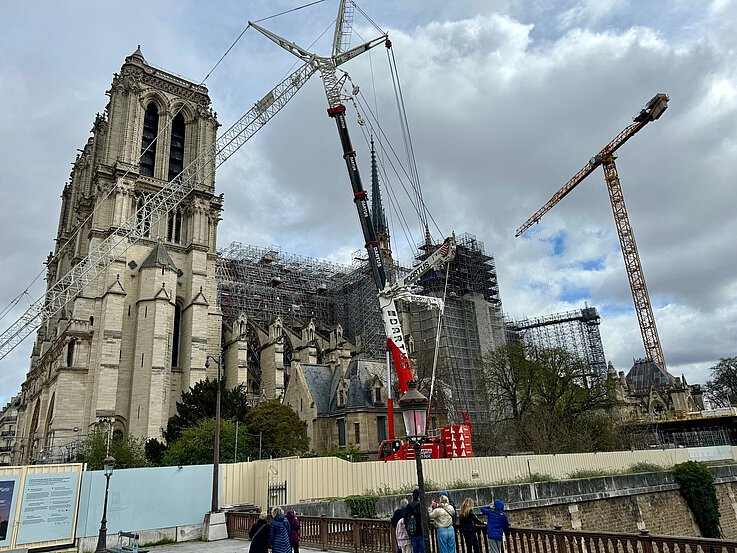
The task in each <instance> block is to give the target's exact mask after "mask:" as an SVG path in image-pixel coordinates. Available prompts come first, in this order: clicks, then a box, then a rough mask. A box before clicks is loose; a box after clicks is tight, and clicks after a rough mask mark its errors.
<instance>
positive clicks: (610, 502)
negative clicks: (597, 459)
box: [289, 465, 737, 539]
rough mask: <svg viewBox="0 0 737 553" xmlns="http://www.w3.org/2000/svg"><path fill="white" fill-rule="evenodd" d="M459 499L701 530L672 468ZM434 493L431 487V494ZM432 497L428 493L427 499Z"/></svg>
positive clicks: (638, 525) (517, 522)
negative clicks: (496, 501) (496, 500)
mask: <svg viewBox="0 0 737 553" xmlns="http://www.w3.org/2000/svg"><path fill="white" fill-rule="evenodd" d="M711 471H712V474H713V475H714V479H715V483H716V488H717V497H718V499H719V511H720V513H721V524H722V531H723V533H724V537H725V538H727V539H737V465H727V466H722V467H714V468H712V469H711ZM448 492H449V495H450V498H451V500H452V501H453V502H454V503H455V504H456V505H460V504H461V502H462V501H463V499H464V498H465V497H471V498H472V499H473V500H474V501H475V503H476V504H477V505H488V504H490V503H493V501H494V499H497V498H498V499H502V500H503V501H504V502H505V504H506V506H507V511H508V512H509V521H510V523H511V524H512V526H517V527H524V528H553V527H555V526H556V525H561V526H562V527H563V528H564V529H569V530H589V531H599V532H623V533H632V534H636V533H638V532H639V531H640V530H648V531H650V533H651V534H656V535H672V536H700V532H699V529H698V526H697V524H696V522H695V521H694V518H693V514H692V512H691V510H690V509H689V507H688V505H686V502H685V500H684V499H683V496H681V493H680V491H679V489H678V484H676V482H675V480H674V478H673V473H671V472H654V473H642V474H629V475H618V476H607V477H597V478H583V479H577V480H560V481H556V482H536V483H531V484H515V485H508V486H493V487H486V488H469V489H460V490H448ZM432 497H434V493H432V492H430V493H428V498H432ZM400 499H401V497H400V496H389V497H380V498H379V499H378V500H377V512H378V515H379V517H381V518H389V517H390V516H391V515H392V513H393V512H394V509H396V508H397V507H398V506H399V501H400ZM428 500H429V499H428ZM289 508H294V509H295V510H296V511H297V512H298V513H300V514H304V515H308V516H309V515H315V516H317V515H326V516H330V517H349V516H350V512H349V510H348V507H347V506H346V504H345V503H344V502H343V501H333V502H314V503H300V504H298V505H291V506H289Z"/></svg>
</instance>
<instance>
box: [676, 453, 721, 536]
mask: <svg viewBox="0 0 737 553" xmlns="http://www.w3.org/2000/svg"><path fill="white" fill-rule="evenodd" d="M673 475H674V477H675V479H676V482H678V484H679V485H680V486H681V495H683V498H684V499H685V500H686V503H687V504H688V506H689V507H690V508H691V512H692V513H693V515H694V518H695V519H696V523H697V524H698V525H699V528H700V529H701V533H702V534H703V536H704V537H705V538H721V537H722V531H721V527H720V524H719V501H718V500H717V490H716V487H715V486H714V477H713V476H712V475H711V471H709V469H708V468H707V467H706V465H704V464H703V463H698V462H696V461H688V462H686V463H681V464H679V465H676V466H675V467H673Z"/></svg>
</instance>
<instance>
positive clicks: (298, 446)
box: [244, 401, 310, 459]
mask: <svg viewBox="0 0 737 553" xmlns="http://www.w3.org/2000/svg"><path fill="white" fill-rule="evenodd" d="M244 422H245V426H246V429H247V433H246V432H244V434H245V435H246V437H247V438H246V440H244V441H245V448H244V449H246V450H247V451H248V454H249V456H250V457H251V458H252V459H253V458H258V457H259V456H260V457H261V458H269V457H286V456H289V455H302V454H304V453H306V452H307V451H308V450H309V447H310V439H309V438H308V437H307V424H306V423H305V422H302V421H301V420H300V418H299V415H297V413H296V412H295V411H294V410H293V409H292V408H291V407H289V406H288V405H283V404H281V403H279V402H278V401H267V402H264V403H259V404H258V405H256V406H255V407H253V408H251V409H249V411H248V413H246V416H245V421H244ZM259 447H260V449H259Z"/></svg>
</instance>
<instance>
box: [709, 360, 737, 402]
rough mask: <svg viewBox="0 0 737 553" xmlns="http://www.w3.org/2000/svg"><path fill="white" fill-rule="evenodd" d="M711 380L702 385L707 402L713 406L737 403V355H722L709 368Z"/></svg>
mask: <svg viewBox="0 0 737 553" xmlns="http://www.w3.org/2000/svg"><path fill="white" fill-rule="evenodd" d="M709 373H710V375H711V380H708V381H707V382H706V384H705V385H704V392H705V395H706V398H707V399H708V400H709V403H711V405H713V406H715V407H729V406H730V405H734V404H737V357H724V358H722V359H720V360H719V363H717V364H716V365H715V366H713V367H711V368H709Z"/></svg>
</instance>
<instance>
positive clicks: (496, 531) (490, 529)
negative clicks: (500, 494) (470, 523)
mask: <svg viewBox="0 0 737 553" xmlns="http://www.w3.org/2000/svg"><path fill="white" fill-rule="evenodd" d="M481 514H483V515H486V517H487V519H488V520H487V522H486V536H487V537H488V538H489V553H503V551H504V546H503V544H502V538H503V537H504V532H506V531H507V530H509V519H508V518H507V513H505V512H504V502H503V501H502V500H501V499H495V500H494V508H493V509H492V508H491V507H481Z"/></svg>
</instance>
